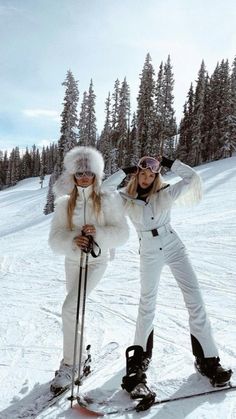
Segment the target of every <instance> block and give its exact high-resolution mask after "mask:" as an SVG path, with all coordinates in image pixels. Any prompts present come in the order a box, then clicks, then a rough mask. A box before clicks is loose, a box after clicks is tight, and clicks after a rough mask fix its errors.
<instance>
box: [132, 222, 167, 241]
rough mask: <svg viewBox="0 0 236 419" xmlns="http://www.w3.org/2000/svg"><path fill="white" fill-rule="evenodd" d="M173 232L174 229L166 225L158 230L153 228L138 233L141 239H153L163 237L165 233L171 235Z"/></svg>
mask: <svg viewBox="0 0 236 419" xmlns="http://www.w3.org/2000/svg"><path fill="white" fill-rule="evenodd" d="M171 231H172V228H171V226H170V224H165V225H163V226H160V227H158V228H153V229H152V230H148V231H138V232H137V233H138V236H139V238H144V237H150V238H151V237H156V236H161V235H162V234H165V233H170V232H171Z"/></svg>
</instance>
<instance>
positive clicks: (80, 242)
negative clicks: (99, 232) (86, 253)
mask: <svg viewBox="0 0 236 419" xmlns="http://www.w3.org/2000/svg"><path fill="white" fill-rule="evenodd" d="M74 242H75V244H76V245H77V246H78V247H79V248H80V249H82V250H86V249H87V248H88V247H89V237H86V236H77V237H75V238H74Z"/></svg>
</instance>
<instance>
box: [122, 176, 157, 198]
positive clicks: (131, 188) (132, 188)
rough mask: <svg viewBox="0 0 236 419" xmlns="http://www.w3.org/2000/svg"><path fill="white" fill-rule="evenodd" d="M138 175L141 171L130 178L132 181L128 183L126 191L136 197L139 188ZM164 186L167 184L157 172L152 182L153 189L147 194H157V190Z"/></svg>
mask: <svg viewBox="0 0 236 419" xmlns="http://www.w3.org/2000/svg"><path fill="white" fill-rule="evenodd" d="M138 175H139V171H138V173H135V174H134V175H133V176H132V178H131V179H130V181H129V182H128V185H127V186H126V192H127V193H128V194H129V195H130V196H131V197H132V198H135V195H136V193H137V189H138ZM163 186H165V183H163V181H162V178H161V175H160V174H159V173H157V175H156V177H155V179H154V181H153V184H152V189H151V190H150V191H149V192H148V193H147V194H146V196H147V197H149V196H151V195H153V194H155V193H156V192H158V191H159V190H160V189H161V188H162V187H163ZM144 196H145V195H144Z"/></svg>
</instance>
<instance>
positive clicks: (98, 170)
mask: <svg viewBox="0 0 236 419" xmlns="http://www.w3.org/2000/svg"><path fill="white" fill-rule="evenodd" d="M64 169H65V170H64V172H63V173H62V174H61V176H60V177H59V178H58V179H57V181H56V183H55V185H54V187H53V190H54V192H55V194H56V196H57V197H58V196H61V195H66V194H70V193H71V192H72V190H73V188H74V186H75V182H74V174H75V173H76V172H85V171H89V172H93V173H94V174H95V176H96V187H100V185H101V183H102V178H103V170H104V160H103V157H102V154H101V153H100V151H98V150H97V149H96V148H93V147H84V146H81V147H74V148H72V149H71V150H70V151H68V153H67V154H66V155H65V158H64Z"/></svg>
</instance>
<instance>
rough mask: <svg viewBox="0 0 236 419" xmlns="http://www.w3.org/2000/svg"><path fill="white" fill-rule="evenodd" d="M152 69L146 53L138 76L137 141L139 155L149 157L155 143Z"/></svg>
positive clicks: (149, 57)
mask: <svg viewBox="0 0 236 419" xmlns="http://www.w3.org/2000/svg"><path fill="white" fill-rule="evenodd" d="M154 93H155V81H154V69H153V66H152V63H151V56H150V54H149V53H148V54H147V56H146V59H145V63H144V66H143V70H142V74H141V76H140V87H139V94H138V99H137V100H138V106H137V141H138V148H139V153H138V154H139V155H140V156H141V155H145V154H146V155H150V154H152V150H153V142H154V141H155V126H154V121H155V119H154Z"/></svg>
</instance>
